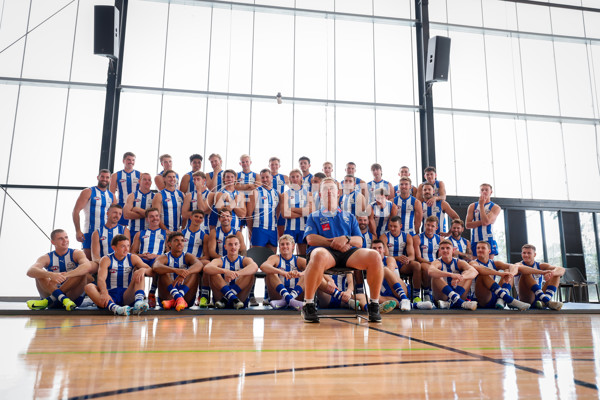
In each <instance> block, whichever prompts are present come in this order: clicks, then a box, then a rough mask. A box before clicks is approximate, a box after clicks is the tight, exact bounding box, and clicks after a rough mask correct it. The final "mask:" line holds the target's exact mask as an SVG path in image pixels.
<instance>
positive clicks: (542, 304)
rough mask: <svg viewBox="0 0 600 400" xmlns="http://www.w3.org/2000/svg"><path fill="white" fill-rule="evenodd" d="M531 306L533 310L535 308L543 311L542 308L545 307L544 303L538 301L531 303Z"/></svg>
mask: <svg viewBox="0 0 600 400" xmlns="http://www.w3.org/2000/svg"><path fill="white" fill-rule="evenodd" d="M533 306H534V307H535V308H537V309H538V310H543V309H544V308H546V305H545V304H544V303H542V302H541V301H540V300H537V301H536V302H535V303H533Z"/></svg>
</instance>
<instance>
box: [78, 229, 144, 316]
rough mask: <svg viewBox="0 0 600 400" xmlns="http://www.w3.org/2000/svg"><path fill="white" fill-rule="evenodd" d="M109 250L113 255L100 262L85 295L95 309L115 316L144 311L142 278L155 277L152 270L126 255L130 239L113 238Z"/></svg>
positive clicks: (86, 287)
mask: <svg viewBox="0 0 600 400" xmlns="http://www.w3.org/2000/svg"><path fill="white" fill-rule="evenodd" d="M111 247H112V249H113V253H111V254H110V255H107V256H104V257H102V260H100V267H99V268H98V280H97V283H96V284H93V283H89V284H87V285H86V286H85V292H86V293H87V295H88V296H89V297H90V299H92V301H93V302H94V303H95V304H96V305H97V306H98V307H100V308H107V309H108V310H109V311H111V312H113V313H114V314H115V315H129V314H130V313H132V314H140V313H142V312H144V311H147V310H148V302H146V300H145V299H144V297H145V295H144V287H145V277H146V276H154V273H153V272H152V268H150V267H149V266H148V265H147V264H146V263H144V262H143V261H142V259H141V258H140V257H139V256H138V255H137V254H131V253H130V252H129V239H127V237H126V236H125V235H117V236H115V237H114V238H113V240H112V243H111ZM130 306H132V307H130Z"/></svg>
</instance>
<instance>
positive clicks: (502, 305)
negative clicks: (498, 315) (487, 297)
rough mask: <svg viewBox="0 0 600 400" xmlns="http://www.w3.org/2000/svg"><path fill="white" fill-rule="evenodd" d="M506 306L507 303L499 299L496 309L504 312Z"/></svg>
mask: <svg viewBox="0 0 600 400" xmlns="http://www.w3.org/2000/svg"><path fill="white" fill-rule="evenodd" d="M505 305H506V302H505V301H504V300H502V299H498V300H497V301H496V309H498V310H504V306H505ZM528 308H529V307H528Z"/></svg>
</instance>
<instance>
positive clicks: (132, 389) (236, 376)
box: [69, 359, 480, 400]
mask: <svg viewBox="0 0 600 400" xmlns="http://www.w3.org/2000/svg"><path fill="white" fill-rule="evenodd" d="M478 361H480V360H475V359H454V360H414V361H389V362H383V361H382V362H374V363H355V364H341V365H321V366H313V367H300V368H284V369H274V370H265V371H256V372H245V373H243V374H229V375H219V376H212V377H205V378H195V379H187V380H181V381H172V382H163V383H156V384H152V385H143V386H135V387H130V388H124V389H115V390H108V391H105V392H98V393H92V394H86V395H82V396H73V397H69V400H79V399H98V398H101V397H108V396H116V395H120V394H125V393H135V392H143V391H146V390H154V389H162V388H166V387H173V386H179V385H191V384H195V383H204V382H212V381H222V380H227V379H239V378H248V377H254V376H265V375H277V374H284V373H289V372H306V371H318V370H328V369H340V368H353V367H374V366H382V365H403V364H428V363H440V362H449V363H455V362H456V363H459V362H478Z"/></svg>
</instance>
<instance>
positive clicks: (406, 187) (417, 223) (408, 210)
mask: <svg viewBox="0 0 600 400" xmlns="http://www.w3.org/2000/svg"><path fill="white" fill-rule="evenodd" d="M399 187H400V191H399V194H398V195H397V196H396V197H394V204H395V205H396V206H397V207H398V215H399V216H400V218H401V219H402V232H407V233H410V234H411V235H413V236H414V235H416V234H417V232H419V229H420V228H421V222H422V219H423V206H422V203H421V202H420V201H419V200H417V198H416V197H413V196H412V195H411V189H410V188H411V180H410V178H408V177H402V178H400V184H399Z"/></svg>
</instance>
